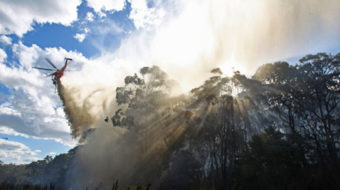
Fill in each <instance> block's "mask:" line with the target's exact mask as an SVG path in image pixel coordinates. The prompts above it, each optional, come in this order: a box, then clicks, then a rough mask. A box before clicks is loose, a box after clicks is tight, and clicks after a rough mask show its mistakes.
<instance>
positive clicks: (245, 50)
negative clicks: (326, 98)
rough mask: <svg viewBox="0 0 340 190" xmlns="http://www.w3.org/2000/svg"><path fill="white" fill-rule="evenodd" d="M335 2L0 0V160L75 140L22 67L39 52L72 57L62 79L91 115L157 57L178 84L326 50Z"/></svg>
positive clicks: (35, 62)
mask: <svg viewBox="0 0 340 190" xmlns="http://www.w3.org/2000/svg"><path fill="white" fill-rule="evenodd" d="M338 10H340V0H322V1H321V0H306V1H302V0H242V1H241V0H221V1H219V0H168V1H167V0H126V1H125V0H102V1H98V0H58V1H56V0H15V1H13V0H0V160H2V161H4V162H5V163H10V162H13V163H28V162H31V161H32V160H36V159H41V158H43V157H44V156H46V155H47V154H49V155H55V154H59V153H62V152H67V151H68V150H69V149H70V148H72V147H73V146H75V145H76V144H77V140H74V139H72V138H71V136H70V129H69V126H68V124H67V120H66V119H65V115H64V112H63V107H62V105H61V102H60V100H59V97H58V96H57V94H56V93H55V88H54V86H53V84H52V82H51V79H50V78H49V77H45V74H47V73H44V72H40V71H38V70H34V69H32V66H39V67H49V65H47V63H46V61H45V58H50V59H51V60H52V61H53V62H54V63H55V64H56V65H57V66H58V67H61V66H62V65H63V59H64V57H71V58H73V60H74V61H73V62H72V63H71V65H70V70H71V71H70V72H69V73H66V74H65V76H64V77H63V78H62V83H63V84H65V86H67V87H69V88H70V89H76V90H75V91H74V93H73V96H74V98H75V99H77V100H78V102H77V104H78V105H79V106H83V107H84V105H88V104H87V103H89V105H90V106H89V107H86V111H88V112H89V113H90V114H92V115H94V117H95V119H97V120H101V119H102V117H103V116H104V115H109V114H111V111H112V108H111V109H110V105H111V103H112V101H113V99H114V95H112V97H111V99H110V98H108V94H113V93H114V89H115V88H114V87H115V86H117V85H118V84H121V82H122V81H123V77H124V75H126V74H132V73H133V72H136V71H137V70H138V69H139V68H140V67H142V66H147V65H159V66H160V67H161V68H162V69H163V70H165V71H167V72H168V73H169V75H170V77H172V78H174V79H176V80H177V81H178V82H180V83H181V89H179V91H180V92H185V91H187V90H189V89H190V88H192V87H195V86H196V85H198V84H199V83H200V82H202V81H203V80H204V79H206V77H207V76H208V72H209V71H210V70H211V69H212V68H214V67H221V68H222V70H223V71H224V72H225V73H226V74H231V73H232V72H233V70H240V71H241V72H242V73H245V74H247V75H251V74H252V73H254V72H255V70H256V68H257V67H258V66H259V65H261V64H263V63H267V62H274V61H278V60H293V61H295V60H297V58H299V57H301V56H303V55H305V54H308V53H316V52H328V53H336V52H338V51H340V43H339V42H340V19H339V18H340V11H338ZM293 63H294V62H293ZM94 91H96V92H99V94H98V95H96V96H95V97H92V96H91V98H90V99H88V97H89V94H93V92H94ZM103 97H106V98H103ZM104 99H105V104H107V105H104V103H103V102H101V101H102V100H104ZM86 101H88V102H86ZM107 102H108V103H107ZM103 105H104V106H103ZM84 109H85V108H84ZM107 127H109V126H107Z"/></svg>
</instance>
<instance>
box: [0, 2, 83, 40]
mask: <svg viewBox="0 0 340 190" xmlns="http://www.w3.org/2000/svg"><path fill="white" fill-rule="evenodd" d="M80 3H81V0H58V1H55V0H35V1H26V0H17V1H9V0H7V1H0V23H1V25H0V33H2V34H12V33H14V34H17V35H18V36H22V35H23V34H25V33H26V32H27V31H29V30H32V24H33V23H34V21H35V22H37V23H58V24H62V25H66V26H68V25H70V24H71V23H72V22H73V21H75V20H77V6H79V5H80Z"/></svg>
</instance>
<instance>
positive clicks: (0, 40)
mask: <svg viewBox="0 0 340 190" xmlns="http://www.w3.org/2000/svg"><path fill="white" fill-rule="evenodd" d="M0 43H2V44H5V45H11V44H12V39H11V38H10V37H7V36H6V35H1V36H0Z"/></svg>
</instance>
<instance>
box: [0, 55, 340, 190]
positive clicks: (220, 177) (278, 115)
mask: <svg viewBox="0 0 340 190" xmlns="http://www.w3.org/2000/svg"><path fill="white" fill-rule="evenodd" d="M208 72H209V71H208ZM210 73H211V77H210V78H209V79H207V80H206V81H205V82H204V83H203V84H202V85H201V86H198V87H197V88H194V89H192V90H191V91H190V93H188V94H182V95H172V90H173V89H175V88H176V85H178V84H177V83H178V82H179V81H174V80H173V79H170V78H169V77H168V76H167V74H166V71H163V70H162V69H161V68H159V67H157V66H152V67H143V68H141V69H140V71H139V73H136V74H133V75H131V76H126V77H125V79H124V85H122V86H120V87H117V88H116V94H113V96H114V97H115V100H116V103H117V106H116V107H115V111H114V114H113V115H112V116H110V118H109V120H108V122H111V123H112V125H111V128H122V129H124V130H125V131H126V132H125V133H124V134H123V135H122V137H121V140H120V144H119V145H117V146H121V148H117V149H115V153H112V154H109V155H110V160H109V161H108V162H110V161H112V162H115V163H116V162H117V163H120V162H118V161H115V159H116V158H117V159H118V158H120V157H123V156H124V158H129V161H126V160H125V161H124V164H125V165H123V166H120V167H122V168H123V170H124V171H123V172H121V170H119V171H120V172H117V171H114V170H116V168H117V167H116V166H112V170H113V171H112V173H107V178H108V179H111V180H103V183H99V182H98V183H97V181H100V180H101V178H100V176H98V179H97V181H96V182H93V184H92V185H91V184H89V186H87V184H86V183H90V182H89V181H87V180H85V181H83V182H82V183H84V184H83V186H82V187H83V189H92V188H93V189H116V190H118V189H124V190H125V189H131V190H132V189H138V188H139V189H147V188H148V189H162V190H170V189H171V190H174V189H176V190H243V189H263V190H266V189H268V190H288V189H292V190H293V189H306V190H307V189H311V190H312V189H340V181H339V179H340V160H339V158H340V105H339V103H340V53H339V54H336V55H332V54H327V53H318V54H314V55H306V56H304V57H303V58H301V59H300V60H299V62H298V63H296V64H295V63H294V64H293V63H287V62H284V61H279V62H275V63H268V64H264V65H262V66H261V67H259V68H258V69H257V71H256V73H255V74H254V75H253V76H251V77H248V76H245V75H243V74H242V73H240V72H238V71H235V72H234V74H233V76H226V75H224V74H223V73H222V71H221V70H220V69H219V68H215V69H212V70H211V71H210ZM74 130H77V128H74ZM97 130H100V129H93V130H91V131H88V132H87V133H83V134H82V139H85V140H84V144H82V145H79V146H77V147H75V148H74V149H71V150H70V151H69V152H68V153H65V154H61V155H57V156H56V157H55V158H52V157H50V156H47V157H46V158H45V159H44V160H39V161H36V162H32V163H30V164H26V165H13V164H3V163H1V162H0V183H1V184H2V185H1V186H0V189H69V187H70V183H73V182H74V181H73V182H72V179H77V178H76V177H74V175H76V174H75V173H74V172H70V170H71V169H70V168H72V167H73V165H74V164H78V163H76V162H75V160H76V159H77V153H78V152H79V151H82V150H86V146H87V144H86V138H87V136H90V137H91V135H92V133H96V131H97ZM79 133H80V132H79V131H72V134H79ZM112 146H115V145H112ZM127 147H128V150H129V151H125V150H126V149H127ZM99 148H100V147H99ZM107 151H108V152H110V150H107ZM118 154H119V156H118ZM111 155H112V156H111ZM118 160H121V159H118ZM117 165H121V164H117ZM120 167H119V168H120ZM82 173H85V174H86V172H82ZM118 173H119V174H118ZM70 179H71V180H70ZM85 179H86V178H85ZM75 181H76V180H75ZM118 183H119V186H118ZM139 184H140V185H143V186H140V187H136V185H139ZM77 187H78V188H79V186H77Z"/></svg>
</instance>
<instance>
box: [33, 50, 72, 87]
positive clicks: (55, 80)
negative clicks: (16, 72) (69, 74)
mask: <svg viewBox="0 0 340 190" xmlns="http://www.w3.org/2000/svg"><path fill="white" fill-rule="evenodd" d="M46 61H47V62H48V63H49V64H50V65H51V66H52V67H53V69H48V68H42V67H33V68H34V69H39V70H44V71H54V72H53V73H51V74H49V75H47V76H52V81H53V84H54V85H57V84H59V82H60V78H61V77H62V76H63V75H64V71H65V69H66V67H67V64H68V61H72V59H71V58H67V57H65V64H64V66H63V67H62V68H61V69H58V68H57V67H56V66H55V65H54V64H53V63H52V61H51V60H50V59H48V58H46Z"/></svg>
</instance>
